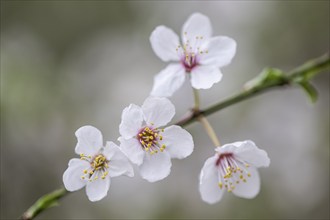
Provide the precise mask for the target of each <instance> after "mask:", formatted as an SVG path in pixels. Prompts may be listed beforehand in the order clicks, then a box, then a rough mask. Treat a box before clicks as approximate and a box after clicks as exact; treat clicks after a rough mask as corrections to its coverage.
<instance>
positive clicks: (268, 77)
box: [244, 68, 286, 90]
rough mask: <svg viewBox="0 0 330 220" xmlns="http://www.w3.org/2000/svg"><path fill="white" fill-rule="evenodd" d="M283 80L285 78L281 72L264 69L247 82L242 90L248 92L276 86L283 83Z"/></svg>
mask: <svg viewBox="0 0 330 220" xmlns="http://www.w3.org/2000/svg"><path fill="white" fill-rule="evenodd" d="M284 80H286V77H285V75H284V73H283V72H282V71H281V70H279V69H273V68H265V69H263V70H262V72H261V73H260V74H259V75H258V76H257V77H255V78H254V79H252V80H250V81H248V82H247V83H246V84H245V85H244V88H245V89H246V90H249V89H253V88H256V87H260V86H265V85H269V84H276V83H278V82H279V81H284Z"/></svg>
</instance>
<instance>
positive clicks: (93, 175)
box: [63, 126, 134, 202]
mask: <svg viewBox="0 0 330 220" xmlns="http://www.w3.org/2000/svg"><path fill="white" fill-rule="evenodd" d="M76 137H77V139H78V143H77V145H76V149H75V151H76V153H77V154H79V155H80V159H78V158H74V159H71V160H70V161H69V167H68V168H67V169H66V171H65V172H64V174H63V183H64V186H65V188H66V190H68V191H76V190H79V189H81V188H83V187H84V186H86V194H87V196H88V198H89V200H90V201H92V202H94V201H98V200H101V199H103V198H104V197H105V196H106V195H107V193H108V190H109V187H110V178H112V177H116V176H120V175H127V176H130V177H132V176H134V171H133V167H132V165H131V164H130V162H129V160H128V159H127V157H126V156H125V155H124V154H123V153H122V152H121V151H120V149H119V147H118V146H117V145H116V144H114V143H113V142H107V144H106V146H103V138H102V134H101V132H100V131H99V130H98V129H97V128H95V127H92V126H83V127H81V128H79V129H78V130H77V131H76Z"/></svg>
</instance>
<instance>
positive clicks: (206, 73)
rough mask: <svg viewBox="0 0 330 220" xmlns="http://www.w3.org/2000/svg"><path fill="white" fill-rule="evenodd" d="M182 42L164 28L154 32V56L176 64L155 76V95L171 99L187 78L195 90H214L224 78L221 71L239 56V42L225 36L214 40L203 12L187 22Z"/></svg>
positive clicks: (152, 44)
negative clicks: (214, 85) (237, 45)
mask: <svg viewBox="0 0 330 220" xmlns="http://www.w3.org/2000/svg"><path fill="white" fill-rule="evenodd" d="M181 40H182V41H181V43H180V41H179V37H178V35H177V34H176V33H175V32H174V31H173V30H171V29H170V28H168V27H165V26H158V27H156V29H155V30H154V31H153V32H152V33H151V36H150V42H151V46H152V49H153V51H154V52H155V54H156V55H157V56H158V57H159V58H160V59H161V60H163V61H164V62H168V61H174V63H170V64H169V65H168V66H167V67H166V68H165V69H163V70H162V71H161V72H160V73H158V74H157V75H156V76H155V78H154V86H153V88H152V91H151V95H152V96H160V97H168V96H171V95H172V94H173V93H174V92H175V91H176V90H177V89H179V88H180V87H181V85H182V84H183V82H184V81H185V79H186V78H187V76H189V78H190V81H191V85H192V87H194V88H195V89H209V88H211V87H212V85H213V84H214V83H217V82H219V81H220V80H221V78H222V73H221V72H220V70H219V68H221V67H224V66H226V65H228V64H229V63H230V62H231V60H232V58H233V57H234V55H235V53H236V42H235V41H234V40H233V39H231V38H229V37H225V36H216V37H212V27H211V23H210V20H209V18H208V17H206V16H205V15H203V14H200V13H194V14H192V15H191V16H190V17H189V18H188V20H187V21H186V22H185V23H184V25H183V27H182V33H181Z"/></svg>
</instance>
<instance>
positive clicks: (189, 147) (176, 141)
mask: <svg viewBox="0 0 330 220" xmlns="http://www.w3.org/2000/svg"><path fill="white" fill-rule="evenodd" d="M162 136H163V141H162V142H161V144H165V146H166V151H167V152H169V153H170V155H171V157H172V158H178V159H182V158H185V157H188V156H189V155H190V154H191V153H192V152H193V150H194V141H193V138H192V136H191V135H190V134H189V132H187V131H186V130H184V129H182V128H181V127H180V126H177V125H172V126H170V127H167V128H165V129H164V132H163V133H162Z"/></svg>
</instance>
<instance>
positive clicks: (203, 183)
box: [199, 156, 224, 204]
mask: <svg viewBox="0 0 330 220" xmlns="http://www.w3.org/2000/svg"><path fill="white" fill-rule="evenodd" d="M217 159H218V157H217V156H213V157H210V158H208V159H207V160H206V161H205V163H204V166H203V168H202V171H201V173H200V176H199V192H200V194H201V197H202V200H203V201H204V202H207V203H209V204H214V203H216V202H219V201H220V200H221V198H222V195H223V192H224V191H223V190H222V189H220V188H219V185H218V184H219V179H218V170H217V166H216V161H217Z"/></svg>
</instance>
